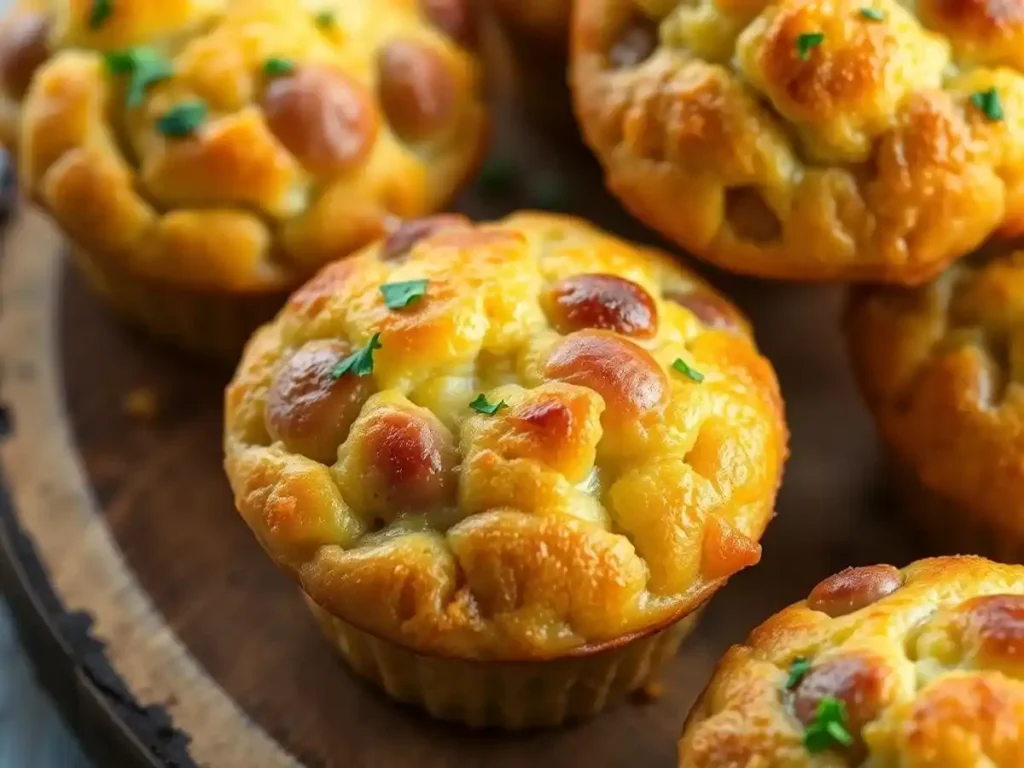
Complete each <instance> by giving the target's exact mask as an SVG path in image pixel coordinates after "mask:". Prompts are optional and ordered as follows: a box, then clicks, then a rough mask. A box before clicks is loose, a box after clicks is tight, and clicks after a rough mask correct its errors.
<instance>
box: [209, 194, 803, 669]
mask: <svg viewBox="0 0 1024 768" xmlns="http://www.w3.org/2000/svg"><path fill="white" fill-rule="evenodd" d="M423 279H426V280H427V281H428V283H427V285H426V288H425V293H424V294H423V295H422V297H421V298H418V299H416V300H414V301H412V302H411V303H410V304H409V305H408V306H406V307H404V308H399V309H388V307H387V306H385V303H384V296H383V294H382V291H381V286H382V285H385V284H394V283H403V282H408V281H416V280H423ZM377 334H379V335H377ZM374 339H376V343H377V344H379V348H376V345H374V347H375V348H374V350H373V352H372V359H373V370H372V374H370V375H366V376H363V377H360V376H357V375H355V374H354V373H352V372H348V373H344V374H343V375H340V376H338V375H337V368H336V366H337V365H338V363H339V361H341V360H345V359H348V357H349V356H350V355H351V354H353V353H354V352H358V351H359V350H363V351H364V353H365V351H366V350H367V349H368V348H369V346H370V342H371V341H372V340H374ZM676 361H681V362H680V363H676ZM674 364H675V365H676V367H675V368H674V367H673V365H674ZM682 369H685V370H687V371H689V373H683V372H681V371H682ZM332 372H333V373H332ZM480 395H484V396H485V398H486V401H485V404H484V405H482V406H481V405H479V403H478V409H474V408H472V407H470V403H471V402H473V401H474V400H476V399H477V398H478V396H480ZM488 406H489V407H488ZM495 407H497V410H495V411H494V412H493V413H488V412H487V411H488V410H491V409H493V408H495ZM786 444H787V431H786V427H785V423H784V420H783V413H782V402H781V399H780V395H779V391H778V385H777V382H776V379H775V375H774V372H773V371H772V369H771V366H770V365H769V363H768V362H767V361H766V360H765V359H764V358H763V357H761V356H760V354H759V353H758V352H757V350H756V348H755V346H754V343H753V341H752V337H751V335H750V331H749V328H748V326H747V323H746V321H745V320H744V319H743V318H742V316H741V315H740V314H739V312H738V311H737V310H735V309H734V308H733V307H732V306H731V305H730V304H728V303H727V302H726V301H725V300H724V299H722V298H721V297H720V296H718V295H717V294H715V293H714V292H713V291H712V289H711V288H710V287H709V286H707V285H706V284H704V283H703V282H701V281H700V280H699V278H697V277H696V276H695V275H693V274H691V273H690V272H688V271H686V270H684V269H683V268H681V267H680V266H679V265H678V264H677V263H676V262H674V261H673V260H671V259H670V258H669V257H667V256H666V255H664V254H662V253H660V252H656V251H653V250H648V249H643V248H640V247H637V246H634V245H632V244H630V243H627V242H624V241H621V240H618V239H616V238H614V237H612V236H610V235H607V234H605V233H603V232H600V231H598V230H596V229H594V228H593V227H591V226H590V225H588V224H586V223H584V222H581V221H578V220H575V219H571V218H567V217H559V216H551V215H543V214H518V215H515V216H512V217H510V218H508V219H505V220H504V221H501V222H498V223H494V224H482V225H479V226H474V225H471V224H470V223H469V222H468V221H467V220H465V219H462V218H461V217H457V216H453V215H447V216H439V217H435V218H434V219H427V220H424V221H422V222H418V223H414V224H410V225H408V226H407V227H406V228H405V229H404V230H402V231H401V232H399V233H398V234H396V235H395V236H393V237H392V238H391V239H389V240H387V241H385V242H383V243H378V244H375V245H373V246H371V247H369V248H368V249H366V250H365V251H363V252H362V253H360V254H359V255H357V256H355V257H353V258H351V259H348V260H345V261H341V262H338V263H335V264H333V265H330V266H328V267H327V268H325V269H324V270H323V271H322V272H321V273H320V274H319V275H318V276H317V277H316V278H314V279H313V281H311V282H310V283H308V284H307V285H306V286H304V287H303V288H302V289H300V290H299V291H298V292H297V293H295V294H294V295H293V296H292V298H291V300H290V301H289V303H288V304H287V306H286V307H285V309H284V310H283V311H282V312H281V314H280V315H279V316H278V318H277V319H276V321H275V322H273V323H272V324H270V325H268V326H266V327H264V328H263V329H262V330H260V331H259V332H258V333H257V334H256V335H255V336H254V337H253V339H252V340H251V342H250V344H249V346H248V348H247V351H246V353H245V355H244V357H243V360H242V362H241V364H240V366H239V368H238V371H237V373H236V375H235V378H234V380H233V382H232V383H231V385H230V386H229V388H228V390H227V395H226V432H225V451H226V456H227V462H226V466H227V472H228V476H229V478H230V480H231V484H232V488H233V489H234V494H235V500H236V504H237V507H238V510H239V512H240V513H241V515H242V516H243V517H244V518H245V520H246V521H247V522H248V524H249V526H250V527H251V528H252V530H253V531H254V533H255V534H256V536H257V537H258V538H259V540H260V541H261V542H262V544H263V546H264V547H265V548H266V550H267V551H268V552H269V554H270V555H271V556H272V557H273V558H274V560H275V561H276V562H277V563H278V565H279V566H281V567H282V568H283V569H284V570H285V571H286V572H287V573H289V574H291V575H292V576H293V577H294V578H295V579H296V580H297V581H298V582H299V583H300V584H301V586H302V588H303V589H304V590H305V591H306V593H307V594H308V595H309V596H310V597H311V598H312V599H313V600H314V601H315V602H316V603H317V604H318V605H320V606H321V607H322V608H323V609H325V610H326V611H327V612H328V613H330V614H332V615H334V616H337V617H339V618H341V619H342V620H344V621H345V622H348V623H351V624H354V625H356V626H358V627H359V628H360V629H362V630H364V631H367V632H370V633H373V634H375V635H378V636H381V637H384V638H386V639H389V640H391V641H394V642H397V643H400V644H402V645H404V646H406V647H409V648H412V649H414V650H416V651H418V652H422V653H427V654H436V655H441V656H452V657H458V658H470V659H472V658H484V659H486V658H500V659H509V660H511V659H546V658H555V657H559V656H564V655H569V654H579V653H588V652H592V651H595V650H597V649H599V648H601V647H607V646H608V645H610V644H618V643H622V642H626V641H627V640H629V639H630V638H632V637H636V636H637V635H641V634H647V633H650V632H653V631H656V630H657V629H659V628H661V627H663V626H666V625H668V624H670V623H672V622H674V621H676V620H678V619H680V618H682V617H683V616H686V615H689V614H691V613H692V612H693V611H695V610H696V609H697V608H698V607H699V606H700V605H701V604H703V603H704V602H705V601H706V600H707V599H708V598H709V597H710V596H711V594H712V593H713V592H714V591H715V590H716V589H717V588H718V587H719V586H721V584H722V583H723V582H724V580H725V579H726V578H727V577H728V576H730V575H731V574H733V573H735V572H736V571H738V570H740V569H741V568H744V567H746V566H749V565H752V564H754V563H756V562H757V561H758V559H759V556H760V545H759V544H758V540H759V539H760V536H761V534H762V532H763V530H764V528H765V526H766V525H767V523H768V521H769V519H770V518H771V516H772V514H773V507H774V502H775V496H776V491H777V489H778V485H779V481H780V476H781V471H782V466H783V462H784V459H785V456H786Z"/></svg>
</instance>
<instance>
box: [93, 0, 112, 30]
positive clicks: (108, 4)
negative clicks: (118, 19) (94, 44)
mask: <svg viewBox="0 0 1024 768" xmlns="http://www.w3.org/2000/svg"><path fill="white" fill-rule="evenodd" d="M113 13H114V0H92V8H90V9H89V29H99V28H100V27H102V26H103V25H104V24H105V23H106V21H107V19H109V18H110V17H111V15H113Z"/></svg>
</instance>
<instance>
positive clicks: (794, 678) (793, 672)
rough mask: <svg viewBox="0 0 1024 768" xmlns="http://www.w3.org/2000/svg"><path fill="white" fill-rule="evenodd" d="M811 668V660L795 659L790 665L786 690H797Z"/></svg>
mask: <svg viewBox="0 0 1024 768" xmlns="http://www.w3.org/2000/svg"><path fill="white" fill-rule="evenodd" d="M810 668H811V660H810V659H805V658H803V657H802V656H801V657H799V658H796V659H793V663H792V664H790V665H789V677H788V678H787V679H786V690H788V691H791V690H793V689H794V688H796V687H797V686H798V685H799V684H800V681H801V680H803V679H804V675H806V674H807V672H808V670H810Z"/></svg>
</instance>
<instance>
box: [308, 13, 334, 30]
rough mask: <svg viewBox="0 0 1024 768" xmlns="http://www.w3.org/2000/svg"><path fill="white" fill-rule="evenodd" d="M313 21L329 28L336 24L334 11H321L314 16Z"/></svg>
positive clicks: (324, 27) (321, 27) (319, 25)
mask: <svg viewBox="0 0 1024 768" xmlns="http://www.w3.org/2000/svg"><path fill="white" fill-rule="evenodd" d="M313 21H314V22H316V25H317V26H318V27H320V29H329V28H330V27H333V26H334V11H320V13H318V14H317V15H316V16H314V17H313Z"/></svg>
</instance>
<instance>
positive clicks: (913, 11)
mask: <svg viewBox="0 0 1024 768" xmlns="http://www.w3.org/2000/svg"><path fill="white" fill-rule="evenodd" d="M573 38H574V55H573V59H574V61H573V85H574V90H575V95H576V103H577V109H578V112H579V115H580V118H581V122H582V125H583V127H584V130H585V133H586V136H587V139H588V141H589V143H590V144H591V145H592V147H593V148H594V149H595V151H596V152H597V154H598V156H599V157H600V159H601V161H602V163H603V164H604V166H605V170H606V173H607V176H608V182H609V185H610V186H611V188H612V190H613V191H614V192H616V193H617V194H618V195H619V196H620V197H621V198H622V200H623V201H624V202H625V203H626V205H627V206H629V208H630V209H631V210H632V211H633V212H634V213H635V214H636V215H637V216H639V217H640V218H642V219H644V220H645V221H646V222H648V223H649V224H651V225H652V226H654V227H655V228H657V229H659V230H660V231H661V232H663V233H664V234H666V235H668V236H669V237H671V238H673V239H674V240H675V241H677V242H678V243H680V244H681V245H683V246H685V247H686V248H688V249H690V250H691V251H693V252H694V253H695V254H696V255H698V256H702V257H704V258H707V259H709V260H711V261H713V262H716V263H718V264H720V265H722V266H724V267H726V268H728V269H731V270H735V271H739V272H746V273H751V274H757V275H763V276H769V277H781V278H792V279H846V280H871V281H886V282H897V283H917V282H920V281H922V280H925V279H927V278H929V277H931V276H934V275H935V274H937V273H938V272H939V271H940V270H941V269H942V268H943V267H945V266H946V265H948V264H949V263H950V262H951V261H952V260H954V259H957V258H959V257H960V256H962V255H964V254H965V253H967V252H968V251H970V250H971V249H973V248H974V247H975V246H977V245H978V244H979V243H980V242H982V241H983V240H984V239H985V238H986V237H988V236H989V235H991V234H993V233H995V232H1000V233H1018V232H1020V231H1021V230H1022V228H1024V181H1022V180H1024V2H1022V0H921V2H918V3H916V4H910V3H899V2H895V1H894V0H777V1H775V2H767V1H766V0H761V1H760V2H748V1H744V0H694V2H680V1H679V0H581V2H579V4H578V12H577V15H576V20H575V29H574V32H573ZM680 201H683V203H682V204H681V203H680Z"/></svg>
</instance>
